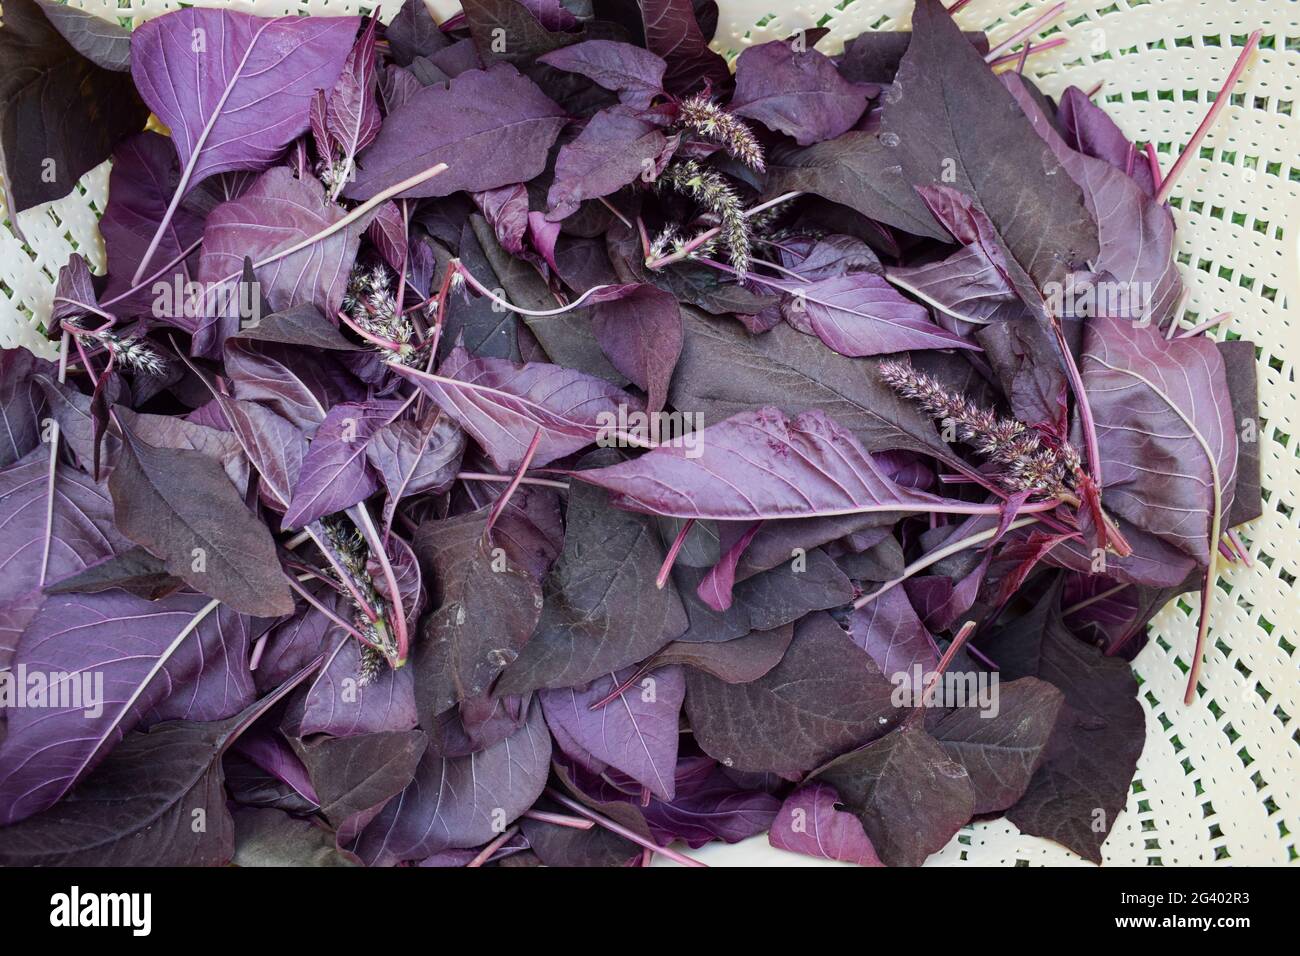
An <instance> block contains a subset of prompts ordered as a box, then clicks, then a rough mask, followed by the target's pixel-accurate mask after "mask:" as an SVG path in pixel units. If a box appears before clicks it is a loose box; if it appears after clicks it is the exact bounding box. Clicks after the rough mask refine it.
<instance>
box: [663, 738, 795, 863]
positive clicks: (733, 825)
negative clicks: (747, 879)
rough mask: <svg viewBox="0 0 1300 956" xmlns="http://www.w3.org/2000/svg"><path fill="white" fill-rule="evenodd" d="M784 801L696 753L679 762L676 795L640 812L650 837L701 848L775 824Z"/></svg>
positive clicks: (732, 841) (745, 837)
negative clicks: (749, 786) (745, 783)
mask: <svg viewBox="0 0 1300 956" xmlns="http://www.w3.org/2000/svg"><path fill="white" fill-rule="evenodd" d="M780 805H781V801H780V800H778V799H777V798H776V797H774V796H772V795H771V794H769V793H764V792H763V791H761V790H749V789H746V788H744V787H741V786H739V785H738V784H737V783H736V782H735V780H733V779H732V778H731V777H730V776H729V775H728V774H726V773H724V772H723V771H722V770H721V768H719V767H718V766H717V764H715V763H714V762H713V761H712V760H707V759H704V758H700V757H693V758H688V759H686V760H683V761H682V762H681V763H680V764H678V765H677V798H676V799H675V800H673V801H672V802H671V803H664V802H663V801H662V800H659V799H657V798H651V800H650V804H649V806H647V807H645V808H644V809H643V810H642V811H641V812H642V815H643V816H644V818H645V822H646V825H647V826H648V828H649V831H650V835H651V836H652V837H653V838H655V839H657V840H659V841H661V842H663V843H669V842H671V841H673V840H685V841H686V844H687V846H690V847H701V846H704V844H706V843H712V842H714V841H715V840H723V841H724V842H726V843H739V842H740V841H741V840H746V839H748V838H749V837H752V836H755V835H757V834H759V833H762V832H763V831H764V830H766V829H767V828H768V827H770V826H771V825H772V820H773V818H774V817H775V815H776V811H777V809H778V808H779V807H780Z"/></svg>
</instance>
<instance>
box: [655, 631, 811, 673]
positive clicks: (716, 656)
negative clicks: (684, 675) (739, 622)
mask: <svg viewBox="0 0 1300 956" xmlns="http://www.w3.org/2000/svg"><path fill="white" fill-rule="evenodd" d="M793 639H794V625H793V624H785V625H782V626H780V627H777V628H774V629H772V630H770V631H754V632H752V633H750V634H747V635H745V636H743V637H734V638H732V639H731V640H728V641H715V642H708V643H697V642H693V641H673V642H672V643H671V644H669V645H668V646H667V647H665V648H664V649H663V650H662V651H660V652H659V653H658V654H656V655H655V656H654V657H653V658H651V660H650V664H649V665H648V666H654V667H660V666H665V665H669V664H685V665H687V666H689V667H693V668H695V669H696V670H698V671H703V672H704V673H706V674H710V675H712V676H713V677H716V678H717V679H718V680H721V681H726V682H727V683H728V684H748V683H749V682H750V681H756V680H758V679H759V678H760V677H762V676H763V675H764V674H766V673H767V672H768V671H770V670H771V669H772V668H773V667H775V666H776V665H777V664H779V663H780V662H781V658H782V657H784V656H785V652H786V648H788V647H789V646H790V641H791V640H793Z"/></svg>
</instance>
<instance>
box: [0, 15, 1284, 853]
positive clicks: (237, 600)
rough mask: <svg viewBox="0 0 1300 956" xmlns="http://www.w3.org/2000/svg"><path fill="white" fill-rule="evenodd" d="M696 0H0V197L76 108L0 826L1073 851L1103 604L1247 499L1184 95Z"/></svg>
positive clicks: (1116, 706) (1101, 746) (940, 30)
mask: <svg viewBox="0 0 1300 956" xmlns="http://www.w3.org/2000/svg"><path fill="white" fill-rule="evenodd" d="M715 21H716V8H715V7H714V6H713V4H711V3H707V2H706V3H701V4H695V5H692V3H691V2H690V0H643V2H641V3H640V4H633V3H630V2H627V0H608V2H605V0H594V2H591V3H586V4H584V3H581V2H578V3H573V4H569V3H567V2H566V3H565V4H561V3H560V2H558V0H466V2H465V4H464V12H463V13H462V14H460V15H458V16H457V17H455V18H454V19H452V20H449V21H448V22H445V23H442V24H437V23H435V22H434V20H433V19H431V18H430V16H429V14H428V13H427V11H426V8H425V6H424V4H423V3H422V2H419V0H408V2H407V4H406V6H405V7H403V8H402V10H401V11H400V12H399V13H398V14H397V15H396V18H395V19H394V20H393V21H392V22H391V23H390V24H388V25H387V26H383V25H381V24H380V23H379V22H378V20H377V19H376V18H357V17H328V18H327V17H311V18H294V17H288V18H281V19H273V20H268V19H260V18H257V17H252V16H248V15H245V14H242V13H235V12H230V11H228V10H223V9H196V8H185V9H182V10H179V11H176V12H173V13H168V14H166V15H164V16H161V17H159V18H157V19H155V20H151V21H149V22H146V23H144V24H142V25H140V26H139V27H138V28H137V29H136V30H134V31H133V32H130V33H128V32H126V31H123V30H120V29H118V28H117V27H116V26H114V25H112V24H108V23H105V22H103V21H99V20H96V19H94V18H93V17H90V16H88V15H87V14H84V13H83V12H81V11H78V10H75V9H72V8H67V7H63V6H60V5H59V4H57V3H52V2H47V0H5V4H4V27H3V30H2V31H0V58H2V59H3V60H4V62H5V63H6V71H5V73H6V76H5V79H4V80H3V81H0V83H2V84H3V87H2V88H0V108H2V109H3V110H4V117H3V124H2V134H3V141H2V144H0V145H2V146H3V156H4V162H5V170H4V172H5V181H6V183H7V184H8V188H9V192H10V198H11V200H12V202H11V206H10V208H11V209H16V210H23V209H26V208H28V207H30V206H33V205H36V204H38V203H41V202H44V201H47V200H50V199H53V198H57V197H58V196H59V195H63V194H65V193H67V192H68V191H69V190H71V189H72V188H73V187H74V184H75V181H76V179H77V178H78V177H79V176H81V175H82V174H83V173H85V172H86V171H87V170H88V169H90V168H91V167H93V166H94V165H96V164H97V163H99V162H101V161H102V160H104V159H106V158H109V157H110V156H111V159H112V161H113V162H112V174H111V181H110V188H109V199H108V203H107V206H106V208H105V209H104V210H103V216H102V220H101V223H100V228H101V231H102V233H103V237H104V242H105V246H106V251H107V273H106V275H101V276H96V275H93V274H92V273H91V270H90V268H89V267H88V264H87V262H86V260H85V259H83V258H82V257H81V256H80V255H74V256H73V257H72V258H71V259H70V260H69V261H68V262H67V264H66V265H64V266H63V268H62V269H61V271H60V272H59V274H58V276H57V289H56V291H55V293H54V306H53V312H52V316H51V318H50V320H49V323H48V325H47V331H48V334H49V336H50V338H51V339H52V340H53V342H54V343H57V346H58V350H59V351H58V358H57V360H56V361H46V360H44V359H41V358H37V357H35V356H33V355H32V354H31V353H29V352H26V351H22V350H11V351H5V352H3V353H2V354H0V365H2V368H0V416H2V418H3V423H4V427H3V428H0V466H2V470H0V569H2V570H3V573H2V575H0V667H3V668H4V670H2V671H0V678H3V681H4V682H3V683H2V684H0V688H2V689H3V690H4V695H3V696H2V697H0V708H2V709H0V719H3V725H0V863H5V864H74V863H75V864H106V865H115V864H224V863H227V862H229V861H231V860H232V859H233V860H234V861H235V862H237V863H239V864H242V865H258V864H262V863H284V862H303V863H313V864H323V865H330V864H342V865H348V864H354V863H357V862H361V863H364V864H370V865H411V864H419V865H430V866H443V865H481V864H484V863H489V862H490V863H494V864H496V863H500V864H502V865H527V864H532V863H538V862H541V863H544V864H548V865H625V864H634V865H637V864H643V863H645V862H648V861H649V860H650V859H652V858H653V857H654V856H656V855H662V856H665V857H668V858H671V859H674V860H677V861H678V862H684V863H692V862H694V861H693V860H692V859H691V858H690V857H689V856H687V855H685V854H684V853H683V852H681V850H680V849H677V848H675V847H674V846H673V844H676V845H677V846H678V847H680V845H681V844H682V843H685V844H687V845H689V846H690V847H699V846H701V845H703V844H706V843H710V842H713V841H726V842H735V841H738V840H741V839H744V838H747V837H751V836H754V835H756V834H761V833H763V832H765V831H766V832H770V840H771V842H772V844H773V845H774V846H777V847H781V848H784V849H788V850H792V851H795V852H799V853H807V854H812V855H814V856H821V857H827V858H833V859H837V860H846V861H852V862H856V863H861V864H867V865H881V864H886V865H917V864H920V863H921V862H922V861H923V860H924V859H925V858H926V857H927V856H928V855H929V854H931V853H933V852H935V851H937V850H939V849H940V848H941V847H943V846H944V845H945V844H946V843H947V842H948V841H949V839H950V838H951V837H952V836H953V835H954V833H956V832H957V831H958V830H959V829H960V828H961V827H963V826H965V825H966V824H967V823H969V822H970V821H972V820H975V819H979V818H985V817H989V816H997V815H1001V814H1005V815H1006V816H1007V817H1009V819H1010V820H1011V821H1013V822H1014V823H1015V824H1016V826H1018V827H1019V828H1020V829H1021V830H1022V831H1025V832H1027V833H1032V834H1037V835H1041V836H1044V837H1048V838H1051V839H1053V840H1056V841H1058V842H1059V843H1061V844H1063V845H1065V846H1066V847H1069V848H1070V849H1072V850H1074V851H1075V852H1077V853H1079V854H1081V855H1082V856H1084V857H1087V858H1089V859H1092V860H1099V859H1100V847H1101V844H1102V842H1103V840H1104V839H1105V837H1106V835H1107V833H1108V832H1109V830H1110V828H1111V826H1112V825H1113V823H1114V821H1115V817H1116V815H1117V814H1118V812H1119V811H1120V810H1121V808H1122V807H1123V806H1124V805H1125V802H1126V797H1127V794H1128V790H1129V786H1130V782H1131V780H1132V776H1133V770H1134V766H1135V763H1136V760H1137V758H1138V755H1139V753H1140V751H1141V748H1142V743H1143V740H1144V736H1145V732H1144V717H1143V709H1142V707H1141V706H1140V704H1139V703H1138V701H1137V699H1136V696H1137V686H1136V682H1135V680H1134V678H1133V676H1132V673H1131V670H1130V667H1129V664H1128V659H1129V658H1131V656H1132V655H1133V654H1134V653H1135V652H1136V651H1137V650H1138V649H1139V648H1140V647H1141V646H1142V644H1143V642H1144V640H1145V636H1144V635H1145V627H1146V624H1147V622H1148V621H1149V619H1150V618H1151V616H1152V615H1153V614H1154V613H1155V612H1156V611H1157V610H1158V609H1160V608H1161V607H1162V606H1163V605H1164V604H1165V603H1167V601H1168V600H1169V599H1170V598H1171V597H1173V596H1176V595H1178V594H1181V593H1183V592H1185V591H1188V590H1195V589H1201V590H1203V592H1204V601H1205V602H1208V600H1209V597H1210V595H1212V594H1213V593H1214V591H1215V590H1216V586H1215V573H1216V567H1217V566H1218V564H1219V563H1220V561H1222V560H1237V559H1240V558H1242V557H1243V556H1244V552H1242V551H1241V548H1240V543H1239V541H1238V540H1237V539H1236V538H1235V536H1233V535H1231V534H1230V533H1229V532H1230V529H1232V528H1233V527H1234V526H1236V525H1239V524H1241V523H1242V522H1244V521H1248V520H1250V519H1251V518H1253V517H1255V516H1256V515H1257V514H1258V513H1259V511H1260V494H1259V482H1258V468H1259V464H1258V458H1257V446H1256V445H1254V444H1253V441H1254V438H1253V434H1248V433H1247V432H1249V428H1248V427H1247V426H1252V425H1253V423H1254V418H1255V414H1256V411H1255V404H1256V396H1255V382H1254V371H1253V369H1254V351H1253V349H1252V347H1251V346H1250V344H1249V343H1245V342H1241V341H1229V342H1216V341H1214V340H1212V339H1211V338H1208V337H1207V336H1206V335H1205V332H1206V331H1207V330H1208V329H1210V328H1212V327H1214V326H1215V325H1217V324H1219V323H1220V322H1221V321H1222V319H1223V317H1219V318H1216V319H1212V320H1199V319H1197V318H1196V317H1190V318H1189V317H1188V316H1186V315H1184V314H1183V310H1182V306H1181V300H1182V284H1181V281H1180V279H1179V276H1178V273H1177V270H1176V268H1175V265H1174V262H1173V255H1172V251H1171V244H1172V242H1173V233H1174V226H1173V219H1172V217H1171V214H1170V211H1169V207H1168V205H1167V203H1166V198H1167V196H1168V193H1169V188H1170V186H1171V185H1172V183H1173V180H1174V178H1175V177H1176V175H1177V174H1178V172H1179V171H1180V170H1181V168H1182V166H1183V164H1184V161H1185V159H1186V157H1187V156H1189V155H1191V154H1193V153H1194V152H1195V149H1194V148H1193V147H1194V146H1195V144H1196V142H1199V137H1200V136H1201V135H1203V134H1204V130H1205V129H1206V128H1208V122H1207V124H1206V125H1205V126H1203V128H1202V130H1201V131H1199V132H1198V139H1197V140H1196V141H1194V143H1193V144H1191V145H1189V146H1188V148H1187V149H1186V150H1185V152H1184V153H1183V160H1180V162H1179V164H1178V165H1177V166H1175V167H1174V168H1173V169H1171V170H1170V172H1169V174H1168V175H1167V176H1164V175H1162V174H1161V171H1160V168H1159V163H1158V162H1157V161H1156V156H1155V153H1154V151H1152V150H1150V149H1145V150H1143V149H1139V148H1137V146H1135V144H1133V143H1130V142H1129V141H1128V140H1127V139H1126V138H1125V137H1124V135H1123V134H1122V133H1121V132H1120V130H1119V129H1118V128H1117V127H1116V126H1115V125H1114V123H1113V122H1112V121H1111V120H1110V119H1109V118H1108V117H1107V116H1106V114H1105V113H1104V112H1103V111H1102V110H1101V109H1100V108H1099V107H1098V106H1096V105H1094V103H1093V102H1092V100H1091V99H1090V96H1089V94H1088V93H1085V92H1083V91H1081V90H1078V89H1073V88H1071V89H1069V90H1067V91H1066V92H1065V94H1064V95H1063V96H1062V97H1061V98H1060V100H1059V102H1057V101H1053V100H1052V99H1050V98H1048V97H1046V96H1044V95H1043V94H1042V93H1040V92H1039V91H1038V90H1036V89H1035V88H1034V86H1033V85H1032V84H1031V83H1030V82H1029V81H1028V80H1027V79H1025V78H1024V77H1023V76H1022V75H1021V73H1020V71H1019V68H1020V67H1022V66H1023V64H1024V62H1025V59H1026V58H1027V57H1028V56H1030V55H1032V52H1033V50H1032V47H1031V46H1030V45H1028V44H1027V45H1026V46H1024V47H1023V48H1022V49H1020V50H1019V51H1009V50H1008V44H1007V43H1003V44H998V45H996V46H993V47H992V48H990V45H989V42H988V40H987V38H985V37H984V36H983V35H982V34H971V33H963V32H962V31H960V30H959V29H958V28H957V27H956V25H955V24H954V22H953V20H952V19H951V17H950V16H949V14H948V13H947V12H946V11H945V10H944V8H943V6H942V5H941V4H940V3H938V2H937V0H918V3H917V4H916V10H915V13H914V17H913V31H914V32H912V33H865V34H863V35H862V36H860V37H857V38H856V39H854V40H852V41H851V42H849V43H848V44H847V46H846V47H845V49H844V52H843V53H842V54H841V55H838V56H835V57H830V56H826V55H824V54H822V53H820V52H818V51H817V50H816V49H815V44H816V43H817V41H818V40H820V39H821V38H822V33H823V31H807V32H804V33H800V34H798V35H796V36H793V37H791V38H789V39H787V40H783V41H776V42H770V43H764V44H761V45H757V46H754V47H752V48H749V49H746V50H745V51H744V53H742V54H741V56H740V57H739V59H738V60H737V61H736V63H735V65H734V67H735V68H734V73H733V71H732V69H731V68H730V67H729V65H728V63H727V62H726V61H725V60H724V59H723V58H722V57H720V56H719V55H718V54H716V53H715V52H713V51H712V50H711V49H710V47H709V45H708V44H709V41H710V39H711V35H712V31H713V28H714V24H715ZM1022 32H1023V31H1022ZM1022 39H1024V37H1023V36H1020V35H1018V36H1017V37H1016V38H1013V41H1012V42H1013V43H1014V42H1019V41H1020V40H1022ZM1030 42H1032V41H1030ZM1253 44H1254V39H1253V38H1252V40H1251V41H1250V43H1248V44H1247V48H1246V49H1245V50H1243V57H1242V61H1241V62H1239V63H1238V66H1237V68H1236V69H1234V71H1233V74H1232V76H1230V77H1229V78H1228V85H1231V83H1232V82H1233V81H1234V80H1235V78H1236V76H1237V74H1238V73H1239V72H1240V69H1241V66H1242V64H1243V63H1244V61H1245V57H1246V56H1247V55H1248V54H1249V53H1250V50H1251V48H1252V47H1253ZM1226 101H1227V96H1220V98H1219V101H1218V102H1216V109H1217V107H1218V106H1221V105H1222V103H1223V102H1226ZM1211 119H1212V117H1211ZM24 218H25V217H24ZM1114 288H1121V289H1124V290H1137V292H1138V294H1136V295H1134V296H1132V297H1130V298H1129V299H1127V300H1126V301H1125V302H1123V303H1120V305H1119V306H1117V305H1116V303H1115V301H1114V298H1113V297H1109V296H1105V295H1101V294H1092V293H1089V292H1088V290H1107V289H1114ZM1063 291H1064V293H1066V294H1064V295H1063V294H1062V292H1063ZM1076 293H1078V294H1076ZM1207 621H1208V612H1207V610H1206V609H1205V608H1204V607H1203V608H1202V626H1201V631H1200V639H1199V640H1198V642H1197V645H1196V646H1195V647H1192V646H1187V647H1180V648H1177V649H1176V650H1177V654H1178V656H1179V659H1180V661H1182V662H1184V663H1185V664H1186V666H1187V668H1188V670H1189V671H1190V674H1189V684H1188V696H1189V700H1191V699H1193V698H1195V696H1196V689H1197V674H1198V672H1199V668H1200V661H1201V658H1202V650H1203V649H1202V646H1201V644H1202V642H1203V641H1204V638H1205V628H1206V623H1207ZM954 678H957V680H954ZM962 687H965V688H968V689H970V690H971V695H970V696H969V698H968V699H960V698H961V697H962V695H961V694H960V693H955V692H954V689H957V690H958V691H959V690H960V689H961V688H962ZM989 688H991V691H990V694H991V696H988V695H985V694H984V690H985V689H989ZM977 698H978V699H977Z"/></svg>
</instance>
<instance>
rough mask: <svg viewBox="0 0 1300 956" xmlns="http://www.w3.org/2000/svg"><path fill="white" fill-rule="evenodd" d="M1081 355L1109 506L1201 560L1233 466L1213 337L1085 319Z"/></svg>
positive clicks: (1226, 498) (1226, 504)
mask: <svg viewBox="0 0 1300 956" xmlns="http://www.w3.org/2000/svg"><path fill="white" fill-rule="evenodd" d="M1080 364H1081V371H1082V373H1083V381H1084V386H1085V387H1086V389H1087V391H1088V396H1089V401H1090V403H1091V404H1092V409H1093V416H1094V418H1095V419H1096V422H1097V440H1098V442H1099V444H1100V445H1101V459H1102V460H1101V462H1100V463H1099V464H1100V466H1101V475H1102V484H1103V488H1104V498H1105V501H1106V505H1107V507H1108V508H1109V509H1111V510H1112V511H1113V512H1115V513H1117V514H1119V515H1121V516H1123V517H1125V518H1127V519H1128V520H1129V521H1132V522H1133V523H1134V524H1136V525H1137V526H1138V527H1140V528H1142V529H1144V530H1146V531H1149V532H1151V533H1152V534H1154V535H1156V536H1157V537H1159V538H1160V539H1161V540H1162V541H1164V542H1166V543H1168V544H1170V545H1172V546H1173V547H1175V548H1177V549H1179V550H1180V551H1182V552H1184V553H1185V554H1187V555H1188V556H1190V557H1192V558H1195V559H1196V561H1197V563H1198V564H1200V565H1201V566H1202V567H1204V566H1205V565H1206V564H1208V562H1209V558H1210V552H1211V550H1212V549H1213V548H1215V547H1216V546H1217V542H1218V537H1219V536H1218V528H1219V526H1220V525H1221V523H1222V518H1223V516H1224V515H1225V514H1227V511H1228V509H1229V508H1230V507H1231V506H1232V489H1233V485H1234V479H1235V476H1236V467H1237V432H1236V427H1235V423H1234V421H1233V418H1232V404H1231V402H1230V400H1229V396H1228V388H1227V383H1226V381H1225V380H1224V366H1223V359H1222V357H1221V356H1220V355H1219V351H1218V349H1217V348H1216V347H1215V344H1214V343H1213V342H1212V341H1210V340H1208V339H1205V338H1203V337H1199V336H1198V337H1192V338H1181V339H1172V340H1169V339H1166V338H1165V336H1164V334H1163V333H1161V332H1160V331H1159V330H1158V329H1157V328H1155V327H1154V326H1141V325H1139V324H1136V323H1134V322H1130V321H1128V320H1127V319H1100V318H1099V319H1093V320H1092V321H1091V322H1089V323H1088V326H1087V329H1086V332H1085V337H1084V350H1083V359H1082V362H1081V363H1080Z"/></svg>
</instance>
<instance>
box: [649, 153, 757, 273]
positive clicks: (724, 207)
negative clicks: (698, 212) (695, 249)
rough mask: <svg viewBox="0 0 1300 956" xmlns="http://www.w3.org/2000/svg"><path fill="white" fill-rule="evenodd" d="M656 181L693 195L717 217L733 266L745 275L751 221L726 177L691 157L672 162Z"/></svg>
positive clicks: (747, 268)
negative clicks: (749, 221)
mask: <svg viewBox="0 0 1300 956" xmlns="http://www.w3.org/2000/svg"><path fill="white" fill-rule="evenodd" d="M656 183H657V184H658V185H660V186H666V187H668V188H670V189H673V190H674V191H676V192H678V193H681V194H682V195H684V196H689V197H690V198H691V199H694V200H695V201H696V202H697V203H699V204H700V205H701V206H703V207H704V208H705V209H706V210H707V211H708V212H710V213H712V214H713V216H715V217H716V218H717V220H718V227H719V233H718V235H719V237H720V238H721V239H722V244H723V245H724V246H726V248H727V254H728V257H729V259H730V260H731V267H732V268H733V269H735V270H736V272H738V273H739V274H740V275H741V277H743V276H744V275H745V273H746V272H748V271H749V238H750V233H749V223H748V221H747V220H746V219H745V210H744V207H743V206H742V205H741V202H740V197H739V196H737V195H736V191H735V190H734V189H732V188H731V186H730V185H728V183H727V180H726V177H724V176H723V175H722V174H721V173H719V172H718V171H717V170H713V169H709V168H708V167H707V166H702V165H701V164H700V163H698V162H696V161H695V160H693V159H687V160H683V161H682V162H679V163H674V164H673V165H671V166H669V167H668V168H667V169H666V170H664V173H663V175H662V176H660V177H659V178H658V179H657V180H656Z"/></svg>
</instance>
